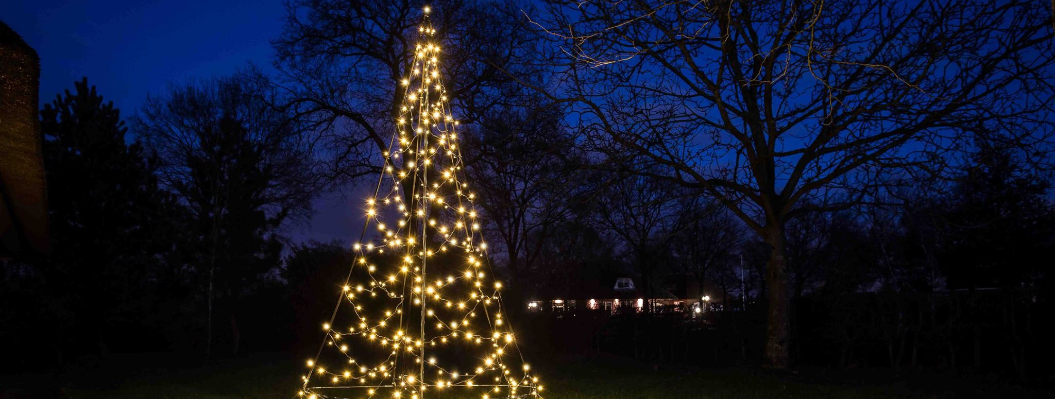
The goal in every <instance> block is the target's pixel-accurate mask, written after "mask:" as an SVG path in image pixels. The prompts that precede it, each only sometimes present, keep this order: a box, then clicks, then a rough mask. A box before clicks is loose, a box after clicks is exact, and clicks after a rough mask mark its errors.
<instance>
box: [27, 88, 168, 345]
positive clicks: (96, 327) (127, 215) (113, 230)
mask: <svg viewBox="0 0 1055 399" xmlns="http://www.w3.org/2000/svg"><path fill="white" fill-rule="evenodd" d="M74 87H75V89H74V91H72V92H71V91H69V90H66V92H65V94H64V95H59V96H57V97H56V98H55V100H53V101H52V102H51V104H46V105H44V109H42V110H41V112H40V121H41V132H42V133H43V136H44V138H43V141H44V145H43V155H44V164H45V168H46V171H47V181H48V197H49V198H48V208H49V217H50V220H51V232H52V243H53V246H54V253H53V254H54V255H53V256H52V259H51V262H52V264H53V266H52V268H51V270H50V271H51V273H49V274H50V277H51V282H52V283H51V284H50V289H52V290H54V291H52V292H51V294H52V295H56V296H57V297H59V298H64V299H65V300H66V301H68V302H67V304H66V305H67V306H69V310H70V312H71V314H72V315H75V316H72V323H74V324H75V325H76V327H75V328H71V329H75V330H77V331H80V333H79V334H77V335H76V336H79V337H82V339H84V338H87V339H90V340H91V342H90V343H91V344H92V345H95V346H96V348H101V349H103V350H105V347H106V346H107V345H108V344H112V343H114V342H119V341H121V340H122V339H123V338H129V337H130V336H129V334H128V333H127V332H125V331H129V332H130V331H137V329H135V328H131V327H141V326H143V325H144V324H145V323H144V322H143V320H142V318H143V317H145V316H146V315H147V314H148V313H149V311H150V310H151V309H152V306H153V301H155V300H157V298H156V297H155V296H154V290H153V288H156V283H157V278H158V276H159V275H161V274H163V273H165V271H164V270H163V268H162V265H163V264H165V262H168V261H169V260H168V259H166V258H167V255H168V254H170V253H171V252H172V251H173V250H174V249H173V247H172V242H171V241H170V240H171V238H172V237H173V233H174V228H173V225H172V224H171V223H170V220H172V213H171V212H174V211H175V208H176V204H175V203H174V202H173V201H172V200H171V198H170V197H169V196H168V195H167V194H166V193H164V192H162V191H161V190H160V189H159V186H158V181H157V178H156V177H155V176H154V171H155V169H156V167H157V159H156V158H155V157H154V156H152V155H149V154H147V153H146V152H145V151H144V150H143V146H142V145H141V144H140V142H139V141H131V142H129V139H128V138H127V137H126V132H127V128H126V127H125V124H124V122H123V121H122V120H121V114H120V111H119V110H118V109H116V108H114V106H113V103H112V102H106V101H104V100H103V97H102V96H100V95H99V94H98V93H97V92H96V89H95V86H89V85H88V79H87V78H84V79H83V80H81V81H79V82H75V84H74ZM138 331H142V330H138ZM136 341H138V340H136Z"/></svg>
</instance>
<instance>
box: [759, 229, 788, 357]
mask: <svg viewBox="0 0 1055 399" xmlns="http://www.w3.org/2000/svg"><path fill="white" fill-rule="evenodd" d="M765 241H766V244H769V246H770V253H769V261H768V262H767V263H766V291H768V292H767V294H768V295H767V298H768V301H769V308H768V311H767V313H766V352H765V366H766V367H771V368H776V369H786V368H787V367H788V362H789V359H788V358H789V352H788V348H789V345H788V344H789V338H790V335H789V334H788V330H789V328H790V322H791V318H790V308H791V303H790V301H789V299H788V284H787V260H786V259H785V257H784V255H785V249H786V248H785V236H784V226H783V225H773V226H769V227H767V229H766V233H765Z"/></svg>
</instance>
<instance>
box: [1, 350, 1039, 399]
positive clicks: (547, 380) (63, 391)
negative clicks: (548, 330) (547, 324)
mask: <svg viewBox="0 0 1055 399" xmlns="http://www.w3.org/2000/svg"><path fill="white" fill-rule="evenodd" d="M299 364H300V362H297V361H295V360H293V359H291V358H289V356H287V355H285V354H272V355H260V356H252V357H247V358H242V359H236V360H229V361H224V362H218V363H216V364H210V365H207V366H197V367H196V365H194V364H193V363H191V362H188V361H182V360H179V359H169V360H167V361H159V359H158V358H157V357H151V356H143V355H135V356H132V355H113V356H111V357H110V358H109V359H108V360H106V361H97V360H96V361H82V362H81V364H78V365H75V366H70V367H68V368H67V369H66V370H65V371H63V372H57V373H50V374H21V375H9V376H4V377H0V398H3V399H9V398H168V399H177V398H188V399H189V398H205V399H220V398H290V397H293V393H294V392H296V390H297V388H298V384H297V377H296V376H297V373H298V372H300V371H301V370H299V369H297V367H296V366H297V365H299ZM541 370H542V374H541V375H542V377H543V382H544V386H545V388H546V390H545V392H544V394H545V397H546V398H550V399H564V398H567V399H602V398H611V399H652V398H657V399H658V398H681V399H687V398H714V399H718V398H895V397H909V398H954V397H1008V398H1011V397H1014V398H1033V397H1036V398H1041V397H1050V396H1049V395H1051V391H1047V390H1045V389H1042V388H1039V387H1023V386H1018V385H1009V384H1005V383H1003V382H1002V381H999V380H996V379H993V378H986V377H975V378H967V377H951V376H947V375H935V374H922V373H902V374H899V375H897V374H892V373H886V372H883V371H876V370H868V371H862V370H850V371H824V370H819V369H804V370H799V371H797V372H792V373H776V372H770V371H766V370H761V369H752V368H723V369H705V368H691V367H679V366H673V365H658V366H655V367H653V366H642V365H640V364H639V363H638V364H635V363H633V362H631V361H629V360H626V359H622V358H612V357H600V358H596V359H585V358H574V359H566V360H563V361H557V362H551V363H550V364H549V365H548V366H542V368H541ZM450 393H453V391H452V392H450ZM462 393H465V392H464V391H462ZM478 395H479V394H474V395H471V396H470V395H464V396H467V397H474V398H476V397H479V396H478ZM461 396H463V395H458V396H447V395H442V396H437V397H461Z"/></svg>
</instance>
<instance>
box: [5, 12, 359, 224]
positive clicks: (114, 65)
mask: <svg viewBox="0 0 1055 399" xmlns="http://www.w3.org/2000/svg"><path fill="white" fill-rule="evenodd" d="M284 17H285V7H284V6H283V5H282V1H281V0H258V1H253V0H222V1H216V0H212V1H203V0H158V1H127V0H107V1H63V0H58V1H45V0H15V1H14V2H13V4H12V3H10V2H8V1H4V6H3V7H0V20H3V21H4V22H5V23H7V24H8V25H10V26H11V28H12V29H14V30H15V32H18V33H19V34H21V35H22V37H23V38H24V39H25V40H26V42H27V43H29V45H30V46H32V47H33V48H34V49H36V50H37V53H38V54H39V55H40V64H41V76H40V100H41V103H42V104H43V103H47V102H51V101H52V100H53V99H54V98H55V95H56V94H57V93H60V92H62V91H63V90H66V89H71V88H72V87H73V82H74V81H75V80H80V79H81V77H83V76H87V77H88V82H89V83H90V84H92V85H95V86H96V87H97V89H98V91H99V94H101V95H102V96H103V97H104V98H107V99H110V100H112V101H113V102H114V105H115V106H117V107H118V108H120V109H121V111H122V115H123V116H124V117H125V118H126V119H127V118H128V117H130V116H132V115H133V114H134V113H135V110H136V108H138V107H139V105H140V104H141V103H142V102H143V100H144V99H145V98H146V97H147V95H148V94H150V93H158V92H161V91H163V90H165V88H166V87H167V86H168V85H169V84H182V83H186V82H189V81H191V80H193V79H199V78H210V77H214V76H223V75H227V74H231V73H233V72H235V71H236V70H238V69H239V68H241V67H244V66H246V65H248V64H249V63H252V64H255V65H256V66H258V67H260V68H261V69H262V70H264V71H265V72H267V73H273V72H274V68H273V67H272V66H271V61H272V51H271V45H270V42H269V41H270V40H271V39H272V38H274V37H276V36H278V35H279V33H281V30H282V24H283V19H284ZM131 133H133V134H134V133H135V132H131ZM351 195H353V196H354V194H351ZM348 203H349V202H347V201H346V199H345V200H342V199H341V198H339V197H338V196H336V195H332V196H330V198H323V199H319V200H316V201H315V209H316V215H315V217H314V220H312V221H311V223H310V226H292V227H291V228H290V229H289V231H287V235H289V236H290V237H292V238H293V239H294V240H295V241H303V240H307V239H316V240H322V241H329V240H333V239H339V240H341V241H344V242H349V241H350V240H352V236H353V234H354V233H355V232H357V231H358V230H359V228H356V227H354V226H357V225H359V224H361V221H360V220H359V217H358V215H357V214H353V213H352V212H349V210H350V208H351V207H349V206H348Z"/></svg>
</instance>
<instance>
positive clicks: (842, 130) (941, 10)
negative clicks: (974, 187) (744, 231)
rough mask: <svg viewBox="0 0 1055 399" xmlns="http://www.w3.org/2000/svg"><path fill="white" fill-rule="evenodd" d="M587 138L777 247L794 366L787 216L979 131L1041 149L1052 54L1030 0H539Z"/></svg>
mask: <svg viewBox="0 0 1055 399" xmlns="http://www.w3.org/2000/svg"><path fill="white" fill-rule="evenodd" d="M547 4H548V7H547V11H548V13H547V14H545V15H544V16H542V17H540V18H539V19H540V20H541V22H540V26H543V27H544V28H548V29H550V32H552V34H550V35H549V37H551V38H553V39H554V41H555V46H560V50H562V51H555V52H554V54H556V55H558V58H556V59H555V60H554V62H556V63H558V65H559V67H558V70H557V71H555V72H554V79H555V80H556V81H555V82H549V83H547V84H546V85H536V86H535V87H536V89H538V91H539V92H542V93H547V94H549V95H551V96H552V99H553V100H554V101H563V102H567V103H569V104H573V105H574V107H573V109H572V112H576V118H574V119H573V120H571V122H573V123H576V124H577V125H578V127H579V128H581V131H582V132H583V134H584V136H585V137H587V138H585V139H583V141H584V142H587V143H591V144H596V145H598V147H597V148H596V149H595V150H596V151H598V152H600V153H606V154H610V155H611V156H613V157H614V159H615V161H616V162H620V163H630V164H634V165H638V166H635V169H636V170H637V171H638V173H642V174H654V172H656V170H654V169H650V168H648V167H647V166H648V165H659V166H660V167H661V168H662V169H661V172H663V173H662V175H660V176H653V177H655V178H659V179H662V180H664V181H666V182H668V184H675V185H681V186H685V187H688V188H692V189H696V190H699V191H701V192H703V193H705V194H707V195H709V196H711V197H713V198H714V200H716V201H719V202H720V203H722V204H724V205H726V206H727V208H728V209H729V210H730V211H731V212H733V214H735V215H737V216H738V217H739V218H740V219H741V220H742V221H743V222H744V223H746V224H747V225H748V226H749V227H750V228H751V229H752V230H754V231H755V232H756V233H757V234H758V236H759V237H761V238H762V239H763V240H764V242H765V243H766V244H767V246H768V247H769V248H770V251H769V253H770V255H769V260H768V263H767V264H768V265H767V267H766V284H767V287H766V294H767V300H768V322H767V344H766V350H765V362H766V363H767V364H768V365H769V366H772V367H777V368H784V367H787V366H788V364H789V361H790V359H789V356H788V345H789V335H788V334H789V331H788V326H789V324H790V313H789V292H788V278H787V259H788V254H787V252H786V246H787V245H786V241H787V234H786V226H787V223H788V221H789V220H792V219H794V218H795V217H797V216H799V215H802V214H804V213H808V212H813V211H826V210H839V209H845V208H848V207H852V206H854V204H857V203H859V202H861V201H862V200H864V199H867V198H869V197H870V196H872V195H874V194H875V192H874V190H875V189H876V184H877V183H878V182H890V183H895V184H901V183H904V182H903V181H899V180H897V179H877V178H876V177H877V176H886V175H896V173H897V172H899V171H903V170H905V169H906V168H909V169H911V170H913V171H917V172H928V173H940V172H942V171H944V170H945V169H943V166H945V165H946V164H947V163H946V161H949V160H955V158H954V157H952V156H950V153H949V151H950V150H959V149H962V148H963V144H965V143H966V142H967V141H966V139H969V138H970V137H971V136H972V135H976V134H977V135H990V136H991V135H993V134H994V133H999V134H1003V135H1005V137H1007V138H1008V139H1009V140H1007V143H1009V144H1014V145H1016V146H1017V148H1019V149H1020V150H1022V151H1021V152H1022V153H1023V154H1025V155H1026V156H1028V157H1030V158H1032V159H1046V160H1048V161H1050V153H1051V141H1050V138H1051V134H1052V132H1053V131H1055V129H1053V127H1055V119H1053V118H1052V117H1051V115H1052V113H1051V111H1052V109H1051V106H1050V104H1053V103H1055V89H1053V88H1055V84H1053V83H1055V70H1053V69H1052V68H1051V67H1050V65H1052V64H1053V63H1055V51H1052V46H1053V41H1052V40H1051V37H1052V30H1051V24H1050V19H1049V18H1048V16H1049V13H1048V12H1047V10H1046V5H1045V4H1043V3H1041V2H1036V1H1029V0H1008V1H1002V2H1000V3H998V4H997V5H995V6H994V4H993V3H992V2H990V1H973V0H971V1H964V0H953V1H946V0H935V1H920V2H880V3H877V2H874V1H844V2H824V1H813V0H808V1H807V0H795V1H783V2H777V1H748V2H733V1H714V2H703V3H701V2H695V1H647V0H646V1H625V2H586V3H584V2H580V1H571V0H550V1H548V2H547Z"/></svg>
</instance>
